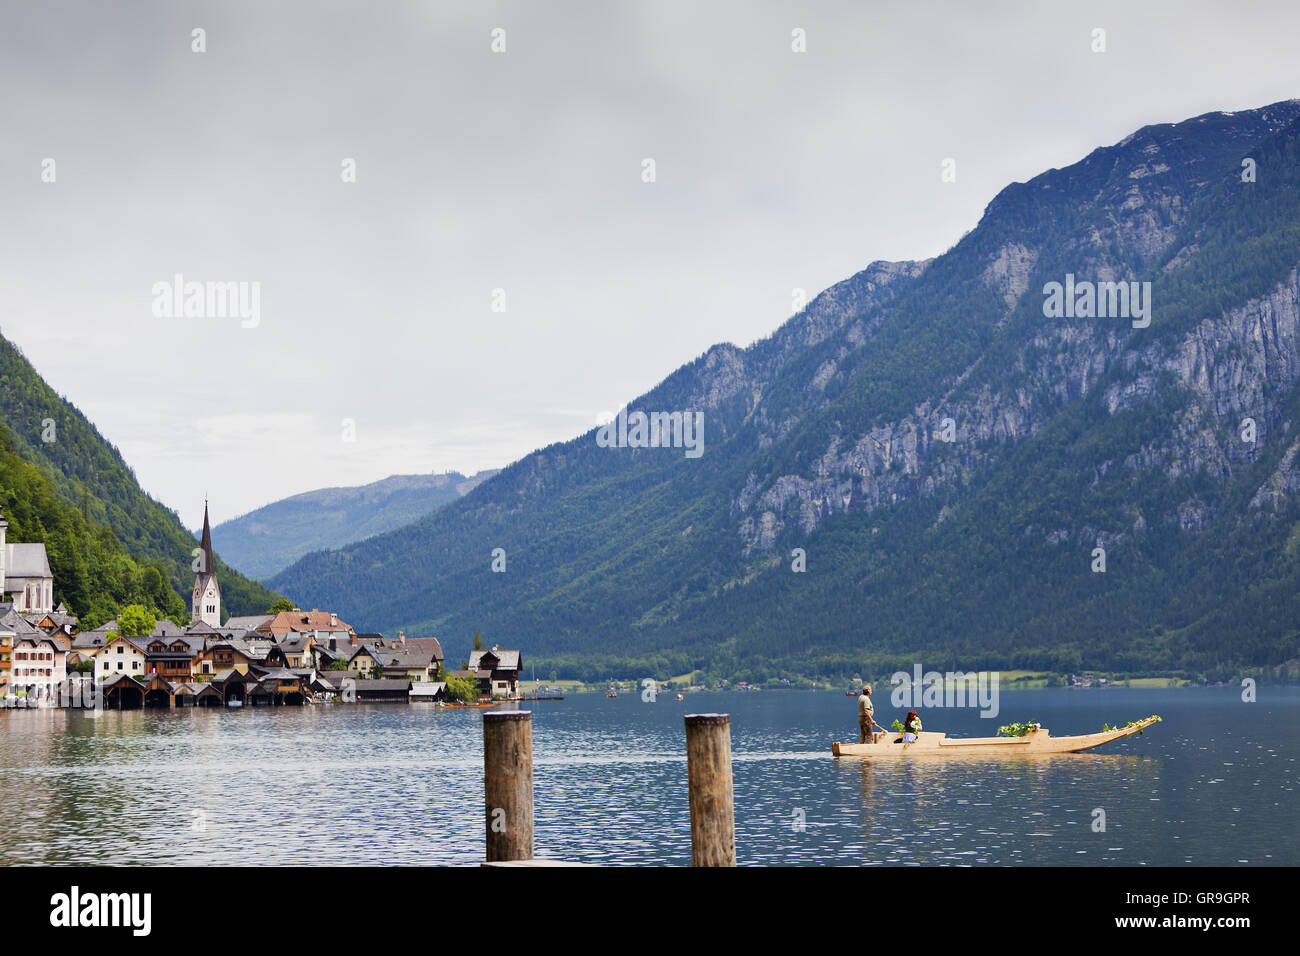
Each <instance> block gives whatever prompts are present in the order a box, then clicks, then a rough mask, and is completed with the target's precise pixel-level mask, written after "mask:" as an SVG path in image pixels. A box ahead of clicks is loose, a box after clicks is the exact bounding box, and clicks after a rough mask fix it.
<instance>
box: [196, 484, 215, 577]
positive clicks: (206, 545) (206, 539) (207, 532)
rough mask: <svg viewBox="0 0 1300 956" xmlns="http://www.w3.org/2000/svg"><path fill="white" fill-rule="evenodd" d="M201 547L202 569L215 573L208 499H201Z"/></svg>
mask: <svg viewBox="0 0 1300 956" xmlns="http://www.w3.org/2000/svg"><path fill="white" fill-rule="evenodd" d="M199 547H201V548H202V549H203V571H204V572H206V573H208V574H216V573H217V562H216V559H215V558H214V557H213V556H212V528H211V527H210V526H209V525H208V501H207V499H206V498H205V499H203V540H202V541H201V542H200V543H199Z"/></svg>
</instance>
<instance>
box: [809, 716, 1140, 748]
mask: <svg viewBox="0 0 1300 956" xmlns="http://www.w3.org/2000/svg"><path fill="white" fill-rule="evenodd" d="M1159 719H1160V718H1159V717H1147V718H1146V719H1145V720H1138V721H1134V722H1133V723H1131V724H1129V725H1128V726H1127V727H1120V728H1118V729H1116V730H1103V731H1101V732H1100V733H1096V734H1079V735H1078V736H1075V737H1053V736H1052V732H1051V731H1050V730H1048V729H1047V728H1046V727H1040V728H1039V729H1038V730H1034V731H1030V732H1029V733H1027V734H1025V735H1024V736H1023V737H966V738H950V737H949V736H948V735H947V734H940V733H932V732H930V731H928V730H923V731H921V732H920V733H919V734H917V735H916V740H914V741H913V742H912V743H910V744H903V743H900V742H899V741H900V739H901V737H902V734H899V733H887V734H881V733H877V734H876V738H877V739H876V742H875V743H870V744H843V743H840V742H839V741H836V742H835V743H833V744H831V753H833V754H834V755H835V756H837V757H903V756H907V757H934V756H945V757H946V756H959V755H963V754H998V755H1002V756H1013V755H1015V756H1018V755H1021V754H1074V753H1079V752H1081V751H1084V750H1092V749H1093V748H1094V747H1100V746H1101V745H1102V744H1108V743H1110V742H1111V741H1112V740H1119V739H1120V738H1121V737H1127V736H1129V735H1130V734H1136V733H1138V732H1140V731H1141V730H1143V729H1144V728H1146V727H1150V726H1151V725H1152V724H1154V723H1155V722H1156V721H1158V720H1159Z"/></svg>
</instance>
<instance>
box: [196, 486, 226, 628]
mask: <svg viewBox="0 0 1300 956" xmlns="http://www.w3.org/2000/svg"><path fill="white" fill-rule="evenodd" d="M194 571H195V573H194V599H193V600H192V601H191V602H190V622H191V623H197V622H199V621H202V622H203V623H204V624H207V625H208V626H209V627H221V585H219V584H218V583H217V561H216V558H215V557H214V556H213V554H212V528H211V527H209V525H208V503H207V502H206V501H205V502H203V539H202V541H200V542H199V554H198V557H197V559H196V561H195V568H194Z"/></svg>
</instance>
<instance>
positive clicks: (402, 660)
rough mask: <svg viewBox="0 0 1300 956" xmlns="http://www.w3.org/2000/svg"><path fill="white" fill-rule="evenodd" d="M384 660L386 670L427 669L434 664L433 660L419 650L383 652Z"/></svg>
mask: <svg viewBox="0 0 1300 956" xmlns="http://www.w3.org/2000/svg"><path fill="white" fill-rule="evenodd" d="M383 654H384V660H383V661H382V663H383V665H384V667H385V668H389V667H403V668H405V669H407V670H413V669H415V668H417V667H418V668H421V669H423V668H426V667H428V666H429V665H430V664H431V663H433V660H432V658H431V657H430V656H429V655H428V654H426V653H424V652H422V651H418V650H400V649H399V650H386V651H384V652H383Z"/></svg>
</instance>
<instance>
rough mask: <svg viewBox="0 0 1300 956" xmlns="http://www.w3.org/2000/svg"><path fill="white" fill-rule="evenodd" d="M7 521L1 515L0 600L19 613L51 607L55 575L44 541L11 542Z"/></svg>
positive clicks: (42, 611) (43, 611)
mask: <svg viewBox="0 0 1300 956" xmlns="http://www.w3.org/2000/svg"><path fill="white" fill-rule="evenodd" d="M8 530H9V522H8V521H5V519H4V515H0V601H12V602H13V605H14V610H15V611H17V612H18V613H20V614H49V613H50V612H51V611H53V610H54V574H53V572H51V571H50V559H49V555H47V554H46V553H45V545H43V544H10V543H9V542H8V541H7V540H6V538H7V534H8Z"/></svg>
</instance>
